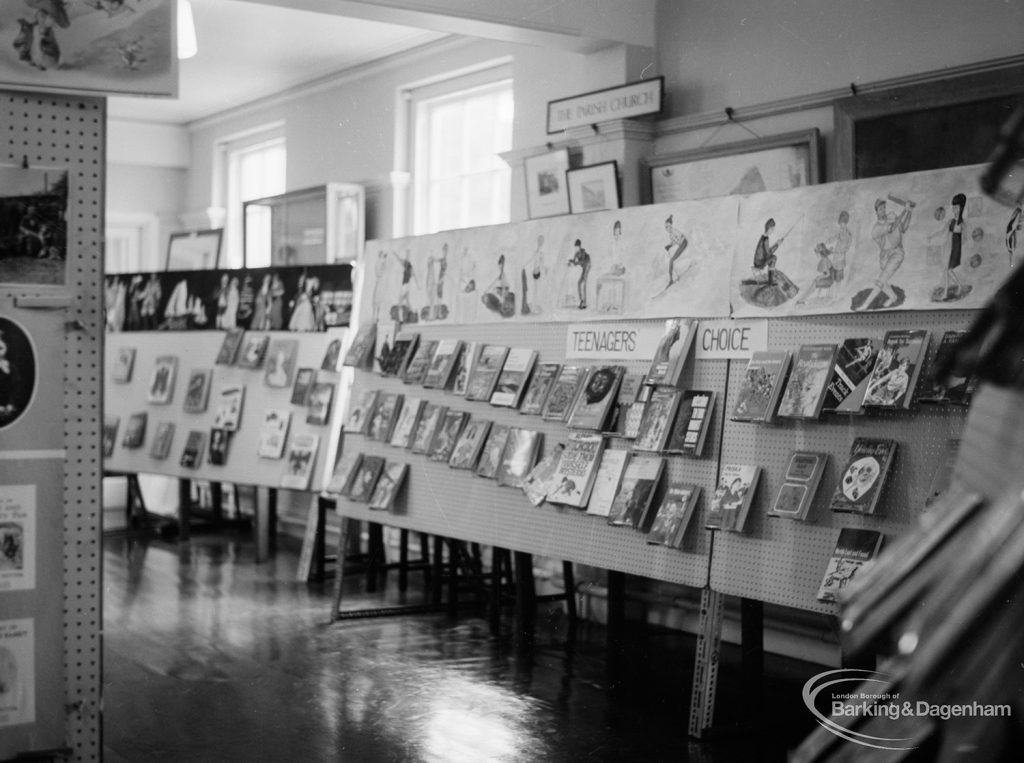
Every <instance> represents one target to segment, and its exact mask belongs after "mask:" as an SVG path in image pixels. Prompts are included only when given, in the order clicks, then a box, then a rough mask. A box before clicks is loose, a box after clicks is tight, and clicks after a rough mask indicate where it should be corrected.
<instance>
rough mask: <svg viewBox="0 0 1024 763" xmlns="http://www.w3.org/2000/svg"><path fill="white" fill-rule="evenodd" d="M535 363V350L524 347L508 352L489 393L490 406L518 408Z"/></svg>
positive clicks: (514, 348)
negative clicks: (492, 390)
mask: <svg viewBox="0 0 1024 763" xmlns="http://www.w3.org/2000/svg"><path fill="white" fill-rule="evenodd" d="M536 362H537V351H536V350H531V349H529V348H526V347H513V348H512V349H511V350H509V351H508V355H507V356H506V357H505V363H504V365H503V366H502V367H501V373H500V374H498V381H497V382H496V383H495V385H494V392H492V393H491V405H497V406H501V407H504V408H518V407H519V402H520V401H521V400H522V397H523V393H524V392H525V391H526V383H527V380H528V379H529V378H530V372H531V371H532V370H533V366H534V364H535V363H536Z"/></svg>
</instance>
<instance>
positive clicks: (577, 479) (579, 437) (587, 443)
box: [547, 432, 605, 509]
mask: <svg viewBox="0 0 1024 763" xmlns="http://www.w3.org/2000/svg"><path fill="white" fill-rule="evenodd" d="M604 446H605V439H604V437H602V436H601V435H599V434H590V433H587V432H571V433H570V434H569V437H568V439H567V440H566V443H565V448H564V449H563V450H562V455H561V458H560V459H559V462H558V468H557V469H556V471H555V474H554V476H553V477H552V481H551V490H550V491H549V492H548V494H547V499H548V500H549V501H551V502H552V503H561V504H564V505H566V506H573V507H574V508H577V509H582V508H585V507H586V505H587V502H588V501H589V500H590V494H591V490H592V489H593V487H594V479H595V477H596V476H597V468H598V465H599V464H600V462H601V454H602V453H603V452H604Z"/></svg>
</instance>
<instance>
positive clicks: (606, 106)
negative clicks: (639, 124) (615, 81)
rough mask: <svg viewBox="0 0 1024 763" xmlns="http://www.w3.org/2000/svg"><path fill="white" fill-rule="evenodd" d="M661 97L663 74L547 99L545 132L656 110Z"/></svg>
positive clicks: (654, 112)
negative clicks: (556, 98)
mask: <svg viewBox="0 0 1024 763" xmlns="http://www.w3.org/2000/svg"><path fill="white" fill-rule="evenodd" d="M664 100H665V78H664V77H655V78H654V79H649V80H641V81H640V82H631V83H630V84H628V85H621V86H620V87H610V88H607V89H606V90H595V91H594V92H592V93H584V94H583V95H574V96H572V97H570V98H562V99H560V100H557V101H549V102H548V135H551V134H552V133H556V132H564V131H565V130H568V129H569V128H570V127H579V126H580V125H594V124H597V123H598V122H607V121H608V120H610V119H630V118H631V117H639V116H644V115H646V114H657V113H658V112H660V111H661V107H662V103H663V102H664Z"/></svg>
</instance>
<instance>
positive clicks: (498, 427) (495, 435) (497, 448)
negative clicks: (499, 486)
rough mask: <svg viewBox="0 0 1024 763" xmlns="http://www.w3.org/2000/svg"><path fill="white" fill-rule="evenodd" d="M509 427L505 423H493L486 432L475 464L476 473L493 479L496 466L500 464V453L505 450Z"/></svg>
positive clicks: (495, 473) (495, 474)
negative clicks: (485, 437)
mask: <svg viewBox="0 0 1024 763" xmlns="http://www.w3.org/2000/svg"><path fill="white" fill-rule="evenodd" d="M509 430H511V427H510V426H508V425H506V424H493V425H492V426H491V431H490V432H488V434H487V440H486V441H485V442H484V448H483V451H482V452H481V453H480V460H479V461H477V464H476V473H477V474H478V475H480V476H481V477H488V478H490V479H494V478H495V477H496V476H497V474H498V467H499V466H500V465H501V454H502V452H504V450H505V443H507V442H508V433H509Z"/></svg>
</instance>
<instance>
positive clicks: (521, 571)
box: [515, 551, 537, 647]
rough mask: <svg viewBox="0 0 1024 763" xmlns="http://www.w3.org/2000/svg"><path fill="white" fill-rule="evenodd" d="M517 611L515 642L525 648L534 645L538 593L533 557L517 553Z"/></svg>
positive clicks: (520, 552) (521, 552)
mask: <svg viewBox="0 0 1024 763" xmlns="http://www.w3.org/2000/svg"><path fill="white" fill-rule="evenodd" d="M515 565H516V610H515V642H516V646H519V647H523V646H528V645H529V644H532V643H533V627H534V623H535V621H536V619H537V591H536V588H535V587H534V581H533V555H532V554H527V553H525V552H523V551H516V552H515Z"/></svg>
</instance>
